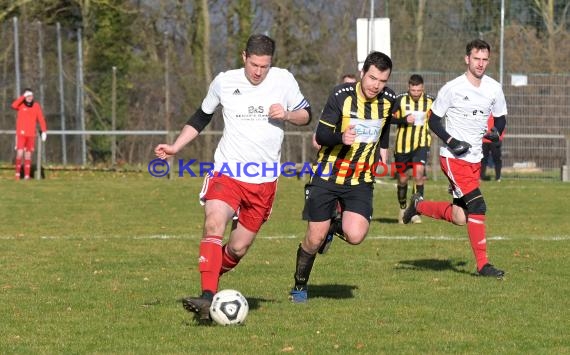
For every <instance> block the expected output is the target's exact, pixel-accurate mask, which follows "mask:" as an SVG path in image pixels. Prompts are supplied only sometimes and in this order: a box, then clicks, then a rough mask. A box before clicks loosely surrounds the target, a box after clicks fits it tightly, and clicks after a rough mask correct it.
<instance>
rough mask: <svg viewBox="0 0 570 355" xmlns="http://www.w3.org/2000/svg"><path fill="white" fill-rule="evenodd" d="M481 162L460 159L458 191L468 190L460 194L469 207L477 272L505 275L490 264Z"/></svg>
mask: <svg viewBox="0 0 570 355" xmlns="http://www.w3.org/2000/svg"><path fill="white" fill-rule="evenodd" d="M480 168H481V166H480V164H479V163H477V164H473V163H468V162H465V161H460V162H459V163H458V164H457V166H456V169H455V170H454V173H455V175H456V176H457V182H458V191H461V192H466V193H465V194H464V195H462V196H459V197H460V198H461V200H463V203H464V205H465V207H466V209H467V235H468V236H469V242H470V244H471V249H472V250H473V254H474V255H475V261H476V263H477V272H478V273H479V275H482V276H492V277H498V278H500V277H503V276H504V274H505V273H504V271H502V270H499V269H496V268H495V267H494V266H493V265H491V264H489V259H488V257H487V237H486V226H485V213H486V211H487V205H486V204H485V199H484V198H483V194H482V193H481V190H479V177H480Z"/></svg>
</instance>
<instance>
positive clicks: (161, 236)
mask: <svg viewBox="0 0 570 355" xmlns="http://www.w3.org/2000/svg"><path fill="white" fill-rule="evenodd" d="M26 238H27V237H26V236H21V237H14V236H8V235H3V236H0V240H14V239H26ZM32 238H36V237H32ZM39 238H40V239H44V240H65V239H69V240H92V239H134V240H145V239H159V240H160V239H162V240H169V239H200V238H201V236H199V235H168V234H156V235H147V236H124V235H112V236H108V235H93V236H88V237H78V236H40V237H39ZM301 238H302V236H301V235H276V236H258V237H257V239H269V240H271V239H301ZM366 239H382V240H444V241H465V240H468V239H467V236H464V237H447V236H412V235H393V236H387V235H369V236H367V237H366ZM487 240H538V241H541V240H544V241H567V240H570V236H568V235H555V236H546V237H524V236H523V237H516V238H513V237H505V236H493V237H487Z"/></svg>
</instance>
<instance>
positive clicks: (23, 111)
mask: <svg viewBox="0 0 570 355" xmlns="http://www.w3.org/2000/svg"><path fill="white" fill-rule="evenodd" d="M12 108H13V109H14V110H16V111H18V115H17V118H16V180H19V179H20V171H21V169H22V158H24V179H29V178H30V169H31V163H32V152H33V151H34V149H35V140H36V124H37V123H38V122H39V124H40V129H41V137H42V141H43V142H45V140H46V138H47V133H46V131H47V127H46V121H45V119H44V114H43V112H42V108H41V107H40V104H39V103H37V102H35V101H34V93H33V92H32V90H31V89H25V90H24V93H23V94H22V96H20V97H18V98H17V99H16V100H14V102H12Z"/></svg>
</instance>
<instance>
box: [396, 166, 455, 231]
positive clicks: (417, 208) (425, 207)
mask: <svg viewBox="0 0 570 355" xmlns="http://www.w3.org/2000/svg"><path fill="white" fill-rule="evenodd" d="M452 160H455V159H452ZM439 163H440V167H441V170H442V172H443V173H444V174H445V175H446V176H447V179H448V180H449V183H450V185H451V186H452V188H453V186H454V179H453V175H451V174H450V171H451V170H450V169H451V167H450V166H449V165H450V162H449V159H447V158H445V157H440V158H439ZM453 211H454V208H453V203H450V202H448V201H428V200H424V198H423V196H421V195H420V194H414V195H412V197H411V199H410V204H409V205H408V207H407V208H406V210H405V211H404V216H403V222H404V223H405V224H408V223H410V222H411V221H412V218H414V216H417V215H424V216H428V217H431V218H434V219H441V220H444V221H447V222H453Z"/></svg>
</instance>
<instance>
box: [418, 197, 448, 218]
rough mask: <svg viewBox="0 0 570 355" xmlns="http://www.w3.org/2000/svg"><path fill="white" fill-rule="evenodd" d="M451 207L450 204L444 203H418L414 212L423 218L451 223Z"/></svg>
mask: <svg viewBox="0 0 570 355" xmlns="http://www.w3.org/2000/svg"><path fill="white" fill-rule="evenodd" d="M452 206H453V205H452V204H451V203H449V202H445V201H441V202H440V201H420V202H419V203H418V204H417V205H416V210H417V211H418V212H419V213H420V214H421V215H423V216H428V217H431V218H435V219H443V220H445V221H448V222H451V207H452Z"/></svg>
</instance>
